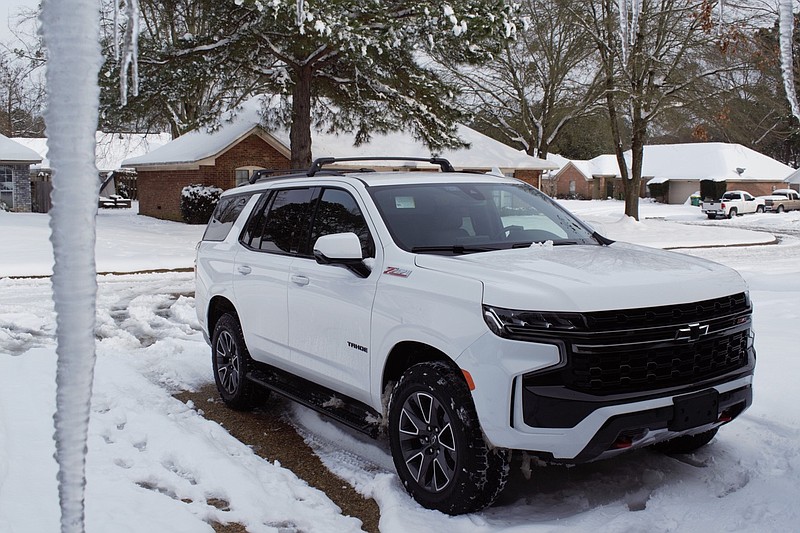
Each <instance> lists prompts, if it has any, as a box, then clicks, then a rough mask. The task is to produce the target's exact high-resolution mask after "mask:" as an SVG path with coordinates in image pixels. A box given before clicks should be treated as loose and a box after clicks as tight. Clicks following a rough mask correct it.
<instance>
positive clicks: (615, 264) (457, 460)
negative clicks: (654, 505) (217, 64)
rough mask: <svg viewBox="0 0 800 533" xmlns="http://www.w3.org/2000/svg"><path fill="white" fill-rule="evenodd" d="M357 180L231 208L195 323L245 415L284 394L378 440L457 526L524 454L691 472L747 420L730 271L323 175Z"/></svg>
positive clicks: (434, 190) (220, 379)
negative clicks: (668, 456)
mask: <svg viewBox="0 0 800 533" xmlns="http://www.w3.org/2000/svg"><path fill="white" fill-rule="evenodd" d="M384 159H385V158H384ZM349 161H350V160H349V159H344V160H342V159H338V160H337V159H333V158H329V159H326V160H322V161H320V160H318V161H316V162H315V163H314V164H313V165H312V168H311V169H310V170H309V171H307V172H303V173H300V174H295V175H291V176H283V177H267V178H265V179H263V180H261V181H255V182H254V183H252V184H250V185H245V186H243V187H238V188H236V189H232V190H228V191H226V192H225V193H224V194H223V195H222V196H221V198H220V200H219V204H218V205H217V207H216V210H215V212H214V215H213V217H212V219H211V221H210V222H209V224H208V227H207V229H206V233H205V235H204V236H203V240H202V241H201V242H200V244H199V245H198V248H197V262H196V265H197V266H196V293H195V294H196V297H195V303H196V309H197V316H198V319H199V322H200V324H201V327H202V329H203V333H204V335H205V337H206V339H207V341H208V342H209V344H210V345H211V366H212V369H213V373H214V378H215V381H216V384H217V388H218V390H219V394H220V396H221V397H222V399H223V401H224V402H225V403H226V404H227V405H229V406H230V407H232V408H235V409H249V408H252V407H254V406H255V405H256V404H257V403H258V402H259V401H262V400H263V399H264V395H265V393H266V392H267V391H273V392H275V393H278V394H281V395H283V396H286V397H288V398H291V399H293V400H295V401H298V402H301V403H303V404H305V405H307V406H309V407H311V408H313V409H316V410H318V411H320V412H323V413H325V414H326V415H328V416H330V417H332V418H334V419H336V420H338V421H339V422H341V423H344V424H347V425H349V426H351V427H353V428H355V429H357V430H359V431H363V432H365V433H367V434H369V435H373V436H375V435H377V434H378V433H379V432H381V431H385V432H386V433H387V434H388V440H389V445H390V447H391V452H392V456H393V459H394V464H395V467H396V469H397V473H398V476H399V478H400V480H401V481H402V483H403V484H404V486H405V488H406V490H407V491H408V492H409V493H410V494H411V496H412V497H413V498H414V499H416V500H417V501H418V502H419V503H420V504H422V505H423V506H425V507H428V508H431V509H438V510H440V511H442V512H445V513H449V514H459V513H469V512H474V511H477V510H480V509H482V508H483V507H485V506H487V505H490V504H491V503H492V502H493V501H494V500H495V498H496V497H497V496H498V494H499V493H500V491H501V490H502V489H503V487H504V486H505V484H506V480H507V476H508V472H509V464H510V458H511V454H512V451H514V450H524V451H526V452H527V453H529V454H532V455H534V456H537V457H539V458H541V459H542V460H545V461H550V462H557V463H567V464H577V463H585V462H589V461H594V460H596V459H602V458H607V457H611V456H614V455H617V454H619V453H623V452H624V451H626V450H631V449H635V448H641V447H644V446H649V445H656V446H660V447H661V448H662V449H665V450H667V451H669V452H671V453H688V452H690V451H692V450H695V449H697V448H699V447H701V446H704V445H705V444H707V443H708V442H709V441H711V439H712V438H713V437H714V435H715V434H716V432H717V430H718V429H719V428H720V427H721V426H722V425H724V424H727V423H729V422H730V421H732V420H733V419H735V418H736V417H738V416H739V415H740V414H741V413H742V412H743V411H744V410H745V409H747V408H748V407H749V406H750V404H751V402H752V380H753V369H754V367H755V357H756V354H755V349H754V347H753V332H752V330H751V327H752V320H751V315H752V306H751V303H750V299H749V296H748V292H747V286H746V285H745V283H744V281H743V280H742V278H741V276H739V274H738V273H736V272H735V271H733V270H731V269H729V268H727V267H724V266H722V265H719V264H716V263H712V262H708V261H705V260H702V259H699V258H694V257H689V256H686V255H681V254H676V253H672V252H667V251H662V250H655V249H652V248H645V247H640V246H634V245H630V244H625V243H616V242H613V241H611V240H609V239H606V238H604V237H602V236H601V235H598V234H597V233H596V232H594V231H593V230H592V229H591V228H589V227H588V226H587V225H586V224H585V223H584V222H582V221H581V220H579V219H578V218H576V217H575V216H574V215H572V214H571V213H569V212H568V211H566V210H565V209H563V208H562V207H561V206H560V205H559V204H557V203H556V202H554V201H553V200H551V199H550V198H549V197H547V196H546V195H544V194H543V193H541V192H540V191H538V190H537V189H535V188H534V187H531V186H530V185H528V184H526V183H523V182H520V181H518V180H514V179H510V178H505V177H502V176H493V175H485V174H470V173H462V172H456V171H454V170H453V168H452V166H451V165H450V163H449V162H447V161H446V160H443V159H430V160H428V159H426V160H425V161H428V162H429V163H434V164H439V165H440V166H441V169H442V171H441V172H407V171H398V172H364V171H358V172H352V173H342V172H338V171H334V170H328V169H326V168H324V167H325V165H328V164H330V163H348V162H349ZM382 164H385V163H382Z"/></svg>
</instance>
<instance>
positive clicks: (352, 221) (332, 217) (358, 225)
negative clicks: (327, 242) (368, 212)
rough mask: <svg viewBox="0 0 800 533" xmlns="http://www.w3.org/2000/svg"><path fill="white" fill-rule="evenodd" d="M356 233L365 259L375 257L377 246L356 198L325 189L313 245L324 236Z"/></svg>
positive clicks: (315, 224) (313, 234)
mask: <svg viewBox="0 0 800 533" xmlns="http://www.w3.org/2000/svg"><path fill="white" fill-rule="evenodd" d="M332 233H355V234H356V235H358V238H359V240H360V241H361V252H362V254H363V256H364V257H375V244H374V242H373V240H372V236H371V235H370V233H369V228H368V227H367V221H366V220H364V216H363V215H362V214H361V209H360V208H359V207H358V203H356V200H355V198H353V197H352V196H351V195H350V193H348V192H347V191H343V190H340V189H325V190H324V191H323V193H322V197H321V198H320V201H319V204H318V205H317V210H316V213H315V215H314V226H313V228H312V230H311V245H312V246H313V245H314V243H315V242H317V239H318V238H320V237H322V236H323V235H330V234H332Z"/></svg>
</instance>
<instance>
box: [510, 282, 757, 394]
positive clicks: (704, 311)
mask: <svg viewBox="0 0 800 533" xmlns="http://www.w3.org/2000/svg"><path fill="white" fill-rule="evenodd" d="M751 313H752V310H751V307H750V304H749V301H748V299H747V297H746V295H745V294H744V293H742V294H738V295H734V296H729V297H724V298H717V299H714V300H706V301H703V302H696V303H692V304H680V305H672V306H662V307H655V308H646V309H633V310H624V311H603V312H597V313H584V314H583V315H582V317H583V323H584V324H585V325H586V328H585V329H583V328H580V329H573V330H572V331H561V332H558V333H557V334H556V333H555V332H552V333H548V334H545V335H542V336H540V340H541V341H544V342H547V341H548V340H551V341H554V340H556V339H558V340H560V341H561V342H559V344H560V345H561V346H562V349H563V351H564V353H565V362H564V365H563V366H562V367H560V368H558V369H557V370H551V371H546V372H543V373H536V374H530V375H528V376H526V378H525V383H526V385H533V386H535V385H556V384H558V385H563V386H566V387H567V388H568V389H571V390H575V391H579V392H586V393H590V394H599V395H603V394H618V393H619V394H624V393H631V392H643V391H649V390H656V389H663V388H669V387H676V386H681V385H688V384H691V383H696V382H699V381H703V380H706V379H712V378H714V377H717V376H722V375H724V374H727V373H729V372H732V371H735V370H737V369H741V368H745V367H747V366H748V364H749V363H750V361H749V349H750V324H751V320H750V315H751ZM573 322H575V321H574V320H573ZM525 337H526V340H533V339H532V337H533V335H532V332H528V335H525Z"/></svg>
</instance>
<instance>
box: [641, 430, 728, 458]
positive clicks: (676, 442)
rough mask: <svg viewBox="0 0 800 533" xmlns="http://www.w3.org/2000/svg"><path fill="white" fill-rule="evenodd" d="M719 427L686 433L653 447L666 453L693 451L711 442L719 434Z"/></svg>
mask: <svg viewBox="0 0 800 533" xmlns="http://www.w3.org/2000/svg"><path fill="white" fill-rule="evenodd" d="M717 429H718V428H714V429H709V430H708V431H704V432H702V433H698V434H696V435H684V436H682V437H676V438H674V439H670V440H667V441H664V442H659V443H658V444H656V445H654V446H653V447H654V448H655V449H656V450H658V451H660V452H663V453H666V454H676V453H692V452H693V451H695V450H697V449H698V448H702V447H703V446H705V445H706V444H708V443H709V442H711V439H713V438H714V435H716V434H717Z"/></svg>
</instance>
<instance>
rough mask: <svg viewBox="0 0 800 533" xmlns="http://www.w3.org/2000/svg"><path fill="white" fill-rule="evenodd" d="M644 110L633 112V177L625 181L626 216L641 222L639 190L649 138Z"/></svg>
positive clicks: (635, 109) (636, 108)
mask: <svg viewBox="0 0 800 533" xmlns="http://www.w3.org/2000/svg"><path fill="white" fill-rule="evenodd" d="M641 113H642V110H641V109H640V108H638V107H635V108H634V110H633V124H631V127H632V130H633V131H632V132H631V175H630V179H627V180H624V181H623V187H624V191H625V214H626V215H628V216H629V217H633V218H635V219H636V220H639V190H640V189H641V184H642V162H643V160H644V140H645V137H646V136H647V135H646V133H647V124H646V123H645V122H644V120H643V119H642V118H641Z"/></svg>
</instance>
